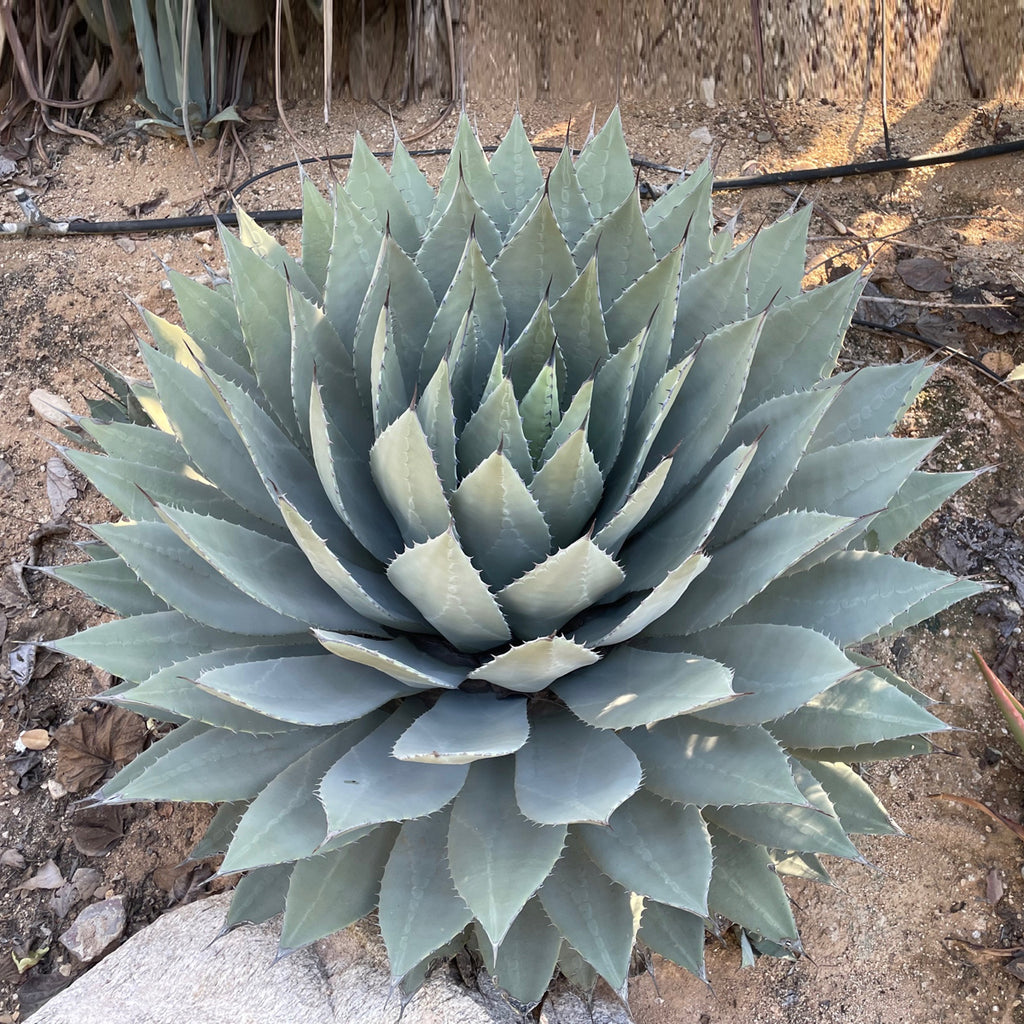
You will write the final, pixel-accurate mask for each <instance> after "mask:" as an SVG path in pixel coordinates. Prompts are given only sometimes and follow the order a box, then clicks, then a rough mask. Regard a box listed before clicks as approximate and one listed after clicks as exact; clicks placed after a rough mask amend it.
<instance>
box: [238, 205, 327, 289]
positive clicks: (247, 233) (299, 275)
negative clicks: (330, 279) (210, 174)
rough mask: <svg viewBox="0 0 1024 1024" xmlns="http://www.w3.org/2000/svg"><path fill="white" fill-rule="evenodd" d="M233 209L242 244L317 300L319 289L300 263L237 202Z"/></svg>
mask: <svg viewBox="0 0 1024 1024" xmlns="http://www.w3.org/2000/svg"><path fill="white" fill-rule="evenodd" d="M234 209H235V216H236V217H237V218H238V237H239V240H240V241H241V243H242V245H244V246H245V247H246V248H247V249H250V250H251V251H252V252H254V253H255V254H256V255H257V256H259V257H260V258H261V259H262V260H263V261H264V262H265V263H267V264H269V265H270V266H271V267H273V268H274V269H275V270H276V271H277V272H278V274H280V275H281V276H282V277H286V278H288V279H289V280H290V281H291V282H292V283H293V284H294V285H295V287H296V288H298V289H299V291H301V292H302V294H303V295H305V296H306V298H307V299H309V301H310V302H319V301H320V291H319V289H318V288H317V287H316V285H315V284H313V282H312V281H311V280H310V279H309V275H308V274H307V273H306V271H305V270H304V269H303V267H302V264H301V263H299V262H298V260H296V259H295V257H294V256H292V254H291V253H290V252H288V250H287V249H286V248H285V247H284V246H283V245H282V244H281V243H280V242H279V241H278V240H277V239H276V238H274V236H273V235H272V234H270V232H269V231H267V229H266V228H265V227H263V226H262V225H260V224H258V223H257V222H256V221H255V220H253V219H252V217H250V216H249V214H247V213H246V212H245V210H243V209H242V208H241V207H240V206H239V205H238V203H237V202H236V203H235V204H234Z"/></svg>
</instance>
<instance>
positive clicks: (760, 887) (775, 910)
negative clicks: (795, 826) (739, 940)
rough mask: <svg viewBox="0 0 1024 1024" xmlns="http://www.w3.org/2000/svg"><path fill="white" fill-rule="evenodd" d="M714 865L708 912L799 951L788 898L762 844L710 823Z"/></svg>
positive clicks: (797, 936) (797, 937)
mask: <svg viewBox="0 0 1024 1024" xmlns="http://www.w3.org/2000/svg"><path fill="white" fill-rule="evenodd" d="M709 831H710V833H711V843H712V847H713V850H714V867H713V868H712V871H711V890H710V893H709V895H708V904H709V906H710V909H711V912H712V913H714V914H719V915H721V916H722V917H724V918H726V919H728V920H730V921H733V922H735V923H736V924H738V925H740V926H741V927H743V928H746V929H749V930H750V931H752V932H756V933H757V934H759V935H763V936H764V937H765V938H766V939H768V940H770V941H773V942H778V943H780V944H782V945H784V946H785V948H787V949H790V950H795V951H799V950H800V937H799V935H798V933H797V927H796V922H795V921H794V920H793V912H792V910H791V909H790V906H789V898H788V897H787V896H786V890H785V889H784V888H783V887H782V882H780V881H779V877H778V875H777V874H776V873H775V872H774V871H773V870H772V865H771V858H770V857H769V856H768V851H767V850H766V849H765V848H764V847H763V846H757V845H756V844H754V843H747V842H744V841H743V840H742V839H737V838H736V837H735V836H732V835H730V834H729V833H728V832H726V831H724V830H723V829H720V828H716V827H715V826H713V825H712V826H711V827H710V828H709Z"/></svg>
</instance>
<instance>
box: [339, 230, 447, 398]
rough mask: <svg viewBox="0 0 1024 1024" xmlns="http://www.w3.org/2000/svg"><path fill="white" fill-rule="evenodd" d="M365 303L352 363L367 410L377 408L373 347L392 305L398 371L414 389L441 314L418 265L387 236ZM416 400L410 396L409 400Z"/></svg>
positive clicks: (391, 312)
mask: <svg viewBox="0 0 1024 1024" xmlns="http://www.w3.org/2000/svg"><path fill="white" fill-rule="evenodd" d="M361 299H362V305H361V307H360V310H359V319H358V321H357V323H356V328H355V337H354V340H353V343H352V362H353V365H354V367H355V371H356V384H357V385H358V386H359V387H360V389H362V394H363V398H364V403H365V404H366V406H367V408H371V407H372V403H371V398H370V391H371V380H372V366H373V347H374V339H375V338H376V336H377V326H378V323H379V322H380V311H381V310H382V309H383V308H384V306H385V305H386V306H387V307H388V309H389V312H390V316H391V317H392V318H393V324H392V331H393V333H394V338H395V353H396V355H397V359H398V366H399V367H400V369H401V377H402V380H403V381H405V382H406V383H407V384H411V382H412V381H415V380H416V376H417V373H418V371H419V363H420V356H421V353H422V351H423V345H424V343H425V342H426V340H427V335H428V333H429V331H430V325H431V323H432V322H433V319H434V316H435V315H436V313H437V303H436V302H435V301H434V296H433V294H432V293H431V291H430V285H429V284H427V281H426V279H425V278H424V277H423V275H422V274H421V273H420V271H419V270H418V269H417V267H416V264H415V263H413V261H412V260H411V259H410V258H409V257H408V256H407V255H406V254H405V253H404V252H403V251H402V249H401V247H400V246H399V245H397V244H396V242H395V240H394V239H393V238H391V236H390V235H385V236H384V240H383V241H382V242H381V246H380V252H379V254H378V256H377V264H376V266H375V267H374V270H373V279H372V280H371V281H370V284H369V287H368V288H367V289H366V294H365V296H362V297H361ZM339 333H340V332H339ZM411 397H412V395H411V392H410V394H409V395H408V396H407V399H411Z"/></svg>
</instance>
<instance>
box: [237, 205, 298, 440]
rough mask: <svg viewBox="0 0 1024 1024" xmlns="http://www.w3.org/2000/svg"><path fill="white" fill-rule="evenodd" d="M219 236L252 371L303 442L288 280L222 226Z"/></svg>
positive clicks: (284, 423) (278, 416)
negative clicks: (293, 388) (294, 392)
mask: <svg viewBox="0 0 1024 1024" xmlns="http://www.w3.org/2000/svg"><path fill="white" fill-rule="evenodd" d="M220 240H221V244H222V245H223V247H224V253H225V255H226V256H227V260H228V267H229V269H230V271H231V286H232V288H233V289H234V293H235V308H236V310H237V312H238V322H239V324H240V326H241V328H242V336H243V338H244V339H245V345H246V348H247V349H248V351H249V359H250V362H251V364H252V369H253V373H254V374H255V375H256V380H257V381H258V382H259V387H260V393H261V394H262V395H263V396H265V398H266V401H267V403H268V405H269V408H270V410H271V413H272V414H273V417H274V419H275V420H276V422H277V424H278V425H279V426H280V427H281V428H282V429H283V430H284V431H285V433H286V434H287V435H288V436H289V437H290V438H291V439H292V440H293V441H294V442H297V443H301V442H302V434H301V432H300V431H299V427H298V423H297V422H296V418H295V406H294V405H293V403H292V394H291V376H292V375H291V349H292V345H291V335H292V332H291V324H290V323H289V322H288V298H287V281H286V280H285V278H284V276H283V275H282V274H280V273H279V272H278V271H277V270H276V269H275V268H274V267H272V266H271V265H270V264H269V263H267V262H266V261H265V260H263V259H261V258H260V257H259V256H258V255H257V254H256V253H255V252H253V251H252V250H251V249H249V248H247V247H246V246H245V245H243V244H242V242H240V241H239V240H238V239H237V238H236V237H235V236H234V235H233V234H232V233H231V232H230V231H228V230H227V229H226V228H225V227H223V225H221V227H220Z"/></svg>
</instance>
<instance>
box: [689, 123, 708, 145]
mask: <svg viewBox="0 0 1024 1024" xmlns="http://www.w3.org/2000/svg"><path fill="white" fill-rule="evenodd" d="M690 138H691V139H693V141H694V142H699V143H701V145H703V146H710V145H711V129H710V128H708V127H707V126H706V125H701V126H700V127H699V128H695V129H694V130H693V131H692V132H690Z"/></svg>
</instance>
